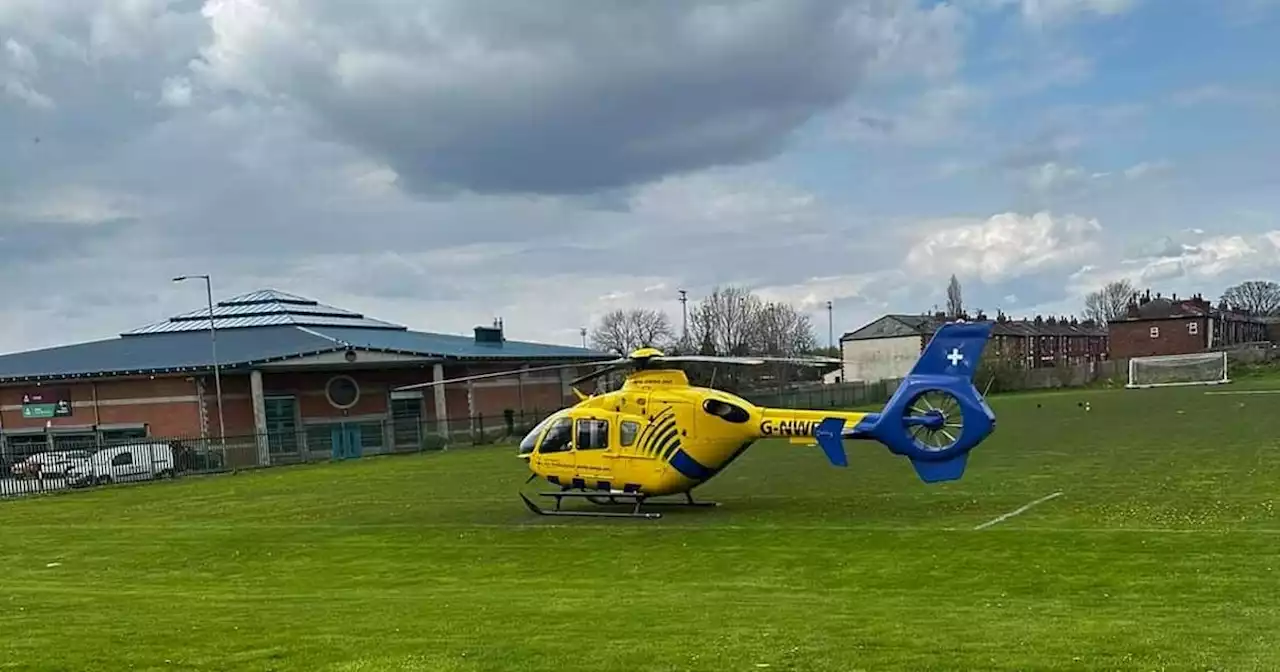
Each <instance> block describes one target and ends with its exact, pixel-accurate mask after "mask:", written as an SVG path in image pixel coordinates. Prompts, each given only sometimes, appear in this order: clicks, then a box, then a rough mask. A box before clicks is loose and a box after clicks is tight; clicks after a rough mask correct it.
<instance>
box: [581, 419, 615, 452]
mask: <svg viewBox="0 0 1280 672" xmlns="http://www.w3.org/2000/svg"><path fill="white" fill-rule="evenodd" d="M608 447H609V421H608V420H579V421H578V450H602V449H604V448H608Z"/></svg>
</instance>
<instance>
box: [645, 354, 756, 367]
mask: <svg viewBox="0 0 1280 672" xmlns="http://www.w3.org/2000/svg"><path fill="white" fill-rule="evenodd" d="M649 361H651V362H710V363H713V364H741V365H743V366H759V365H760V364H764V362H765V360H763V359H760V358H759V357H720V356H718V355H670V356H668V355H662V356H661V357H651V358H650V359H649Z"/></svg>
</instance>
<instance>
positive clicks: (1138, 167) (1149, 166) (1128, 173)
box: [1124, 160, 1173, 180]
mask: <svg viewBox="0 0 1280 672" xmlns="http://www.w3.org/2000/svg"><path fill="white" fill-rule="evenodd" d="M1172 169H1173V163H1172V162H1171V161H1164V160H1160V161H1142V162H1140V163H1136V164H1134V165H1132V166H1130V167H1128V168H1125V170H1124V176H1125V177H1127V178H1129V179H1131V180H1136V179H1139V178H1143V177H1147V176H1149V175H1157V174H1160V173H1164V172H1167V171H1169V170H1172Z"/></svg>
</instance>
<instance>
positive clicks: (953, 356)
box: [947, 348, 964, 366]
mask: <svg viewBox="0 0 1280 672" xmlns="http://www.w3.org/2000/svg"><path fill="white" fill-rule="evenodd" d="M947 359H949V360H951V366H956V365H957V364H959V363H960V362H963V361H964V355H962V354H960V348H951V353H950V354H948V355H947Z"/></svg>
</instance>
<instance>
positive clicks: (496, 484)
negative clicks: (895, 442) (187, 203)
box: [0, 379, 1280, 672]
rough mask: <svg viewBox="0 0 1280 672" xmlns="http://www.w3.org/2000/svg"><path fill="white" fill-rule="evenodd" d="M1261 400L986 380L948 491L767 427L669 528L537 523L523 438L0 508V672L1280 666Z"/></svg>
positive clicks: (1269, 408) (889, 465)
mask: <svg viewBox="0 0 1280 672" xmlns="http://www.w3.org/2000/svg"><path fill="white" fill-rule="evenodd" d="M1247 388H1259V389H1261V388H1275V389H1280V381H1276V380H1268V379H1258V380H1251V381H1249V382H1247V383H1243V384H1237V385H1231V386H1227V387H1225V388H1209V387H1192V388H1182V389H1163V390H1116V391H1097V390H1090V391H1081V392H1059V393H1048V394H1039V395H1033V394H1022V395H1011V396H1009V397H999V398H996V399H994V400H993V407H994V408H995V409H996V412H997V414H998V416H999V428H998V430H997V433H996V435H995V436H993V438H992V439H990V440H989V441H988V442H987V443H986V444H984V445H983V446H981V447H979V448H978V449H977V450H976V451H975V452H974V455H973V457H972V458H971V461H970V470H969V473H968V474H967V476H966V478H965V479H964V480H962V481H958V482H955V483H948V484H942V485H935V486H926V485H924V484H921V483H920V482H918V481H917V480H916V479H915V476H914V473H913V472H912V470H911V469H910V467H909V465H908V464H907V463H905V462H904V461H902V460H900V459H898V458H894V457H892V456H889V455H888V454H887V453H886V452H885V451H884V450H883V449H881V448H879V447H878V446H876V445H875V444H860V445H851V446H850V448H851V451H850V453H851V455H850V467H849V468H848V469H835V468H832V467H830V466H829V465H828V464H827V463H826V461H825V459H824V458H823V456H822V454H821V452H820V451H818V450H817V449H814V448H808V449H806V448H800V447H795V446H789V445H787V444H761V445H760V446H758V447H757V448H753V449H752V451H750V452H749V453H748V454H747V455H746V456H745V457H744V458H743V459H742V460H741V461H740V462H738V463H737V464H735V465H734V466H733V467H732V468H731V469H730V470H729V471H727V472H725V473H724V474H722V475H720V476H719V477H718V478H717V479H716V480H714V481H712V482H711V483H710V484H709V485H708V486H707V487H706V488H705V491H704V492H703V493H702V496H703V497H709V498H714V499H717V500H719V501H720V502H722V504H723V506H722V507H720V508H719V509H709V510H677V511H668V512H666V517H665V518H663V519H662V520H659V521H638V520H601V519H595V520H593V519H563V518H540V517H535V516H532V515H530V514H529V513H528V511H526V510H525V509H524V507H523V506H522V505H521V504H520V502H519V500H518V499H517V498H516V496H515V492H516V490H518V489H520V488H522V487H527V488H529V489H533V488H535V487H536V486H535V485H529V486H524V485H523V481H524V478H525V476H526V473H524V472H522V471H521V469H522V467H521V463H520V462H519V461H518V460H517V459H516V458H514V457H513V456H512V450H511V448H510V447H503V448H492V449H489V448H479V449H465V450H457V451H450V452H447V453H440V454H429V455H420V456H405V457H394V458H379V459H366V460H361V461H355V462H350V463H344V464H333V465H312V466H301V467H292V468H280V469H274V470H264V471H260V472H256V473H243V474H239V475H235V476H219V477H208V478H191V479H185V480H180V481H175V482H167V483H157V484H147V485H141V486H121V487H112V488H105V489H101V490H96V491H91V492H81V493H70V494H66V495H59V496H52V497H41V498H35V499H29V500H20V501H11V502H3V503H0V535H2V536H0V669H4V670H98V669H101V670H123V669H133V670H147V669H152V670H162V669H163V670H184V669H185V670H194V669H201V670H308V671H311V670H315V671H322V670H332V671H340V670H341V671H347V670H352V671H354V670H361V671H364V670H529V671H533V670H557V671H562V670H592V671H593V672H597V671H604V670H619V671H621V672H646V671H658V670H754V669H770V670H833V671H834V670H839V671H842V672H847V671H851V670H1112V669H1123V670H1208V669H1213V670H1276V669H1280V637H1277V636H1276V634H1275V633H1276V632H1278V631H1280V602H1277V600H1276V597H1275V596H1276V594H1277V589H1280V578H1278V575H1277V572H1278V571H1280V550H1278V549H1280V520H1277V516H1276V511H1275V507H1276V493H1277V489H1278V487H1280V413H1277V412H1276V410H1275V409H1276V407H1277V403H1280V395H1256V396H1247V395H1206V394H1205V393H1206V392H1218V391H1226V390H1232V391H1235V390H1241V389H1247ZM1086 400H1087V401H1088V402H1089V404H1090V410H1089V411H1085V410H1084V408H1083V407H1082V406H1081V405H1080V404H1082V403H1083V402H1084V401H1086ZM1055 492H1061V493H1062V494H1061V495H1060V496H1058V497H1057V498H1055V499H1051V500H1048V501H1045V502H1043V503H1042V504H1039V505H1038V506H1035V507H1033V508H1031V509H1029V510H1027V511H1026V512H1024V513H1022V514H1020V515H1017V516H1015V517H1012V518H1008V519H1006V520H1003V521H1001V522H999V523H997V524H994V525H991V526H989V527H985V528H983V529H980V530H975V529H974V528H975V527H977V526H979V525H982V524H983V523H985V522H987V521H990V520H992V519H993V518H996V517H998V516H1001V515H1002V514H1006V513H1009V512H1010V511H1013V510H1016V509H1018V508H1019V507H1021V506H1023V505H1025V504H1027V503H1029V502H1031V501H1034V500H1037V499H1040V498H1042V497H1045V496H1046V495H1050V494H1052V493H1055ZM763 666H768V667H767V668H766V667H763Z"/></svg>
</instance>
